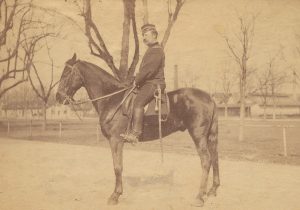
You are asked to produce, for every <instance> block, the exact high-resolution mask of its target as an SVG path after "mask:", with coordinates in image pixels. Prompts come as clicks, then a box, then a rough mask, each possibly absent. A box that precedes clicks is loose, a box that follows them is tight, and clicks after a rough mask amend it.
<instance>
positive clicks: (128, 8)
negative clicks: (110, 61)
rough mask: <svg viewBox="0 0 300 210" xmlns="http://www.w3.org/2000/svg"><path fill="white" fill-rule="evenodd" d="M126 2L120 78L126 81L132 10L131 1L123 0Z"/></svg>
mask: <svg viewBox="0 0 300 210" xmlns="http://www.w3.org/2000/svg"><path fill="white" fill-rule="evenodd" d="M123 4H124V21H123V36H122V51H121V60H120V68H119V70H120V74H119V75H120V79H121V81H124V80H125V79H126V76H127V70H128V54H129V35H130V12H131V4H132V3H131V1H128V0H123Z"/></svg>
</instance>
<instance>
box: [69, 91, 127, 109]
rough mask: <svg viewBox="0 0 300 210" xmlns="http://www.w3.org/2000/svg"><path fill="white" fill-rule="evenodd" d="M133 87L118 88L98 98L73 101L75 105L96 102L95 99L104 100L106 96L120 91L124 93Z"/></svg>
mask: <svg viewBox="0 0 300 210" xmlns="http://www.w3.org/2000/svg"><path fill="white" fill-rule="evenodd" d="M130 88H131V87H127V88H123V89H121V90H118V91H115V92H113V93H110V94H107V95H105V96H101V97H98V98H93V99H85V100H83V101H82V100H79V101H74V100H72V103H73V104H75V105H79V104H84V103H87V102H94V101H99V100H102V99H106V98H109V97H111V96H114V95H116V94H118V93H122V92H124V91H126V90H128V89H130Z"/></svg>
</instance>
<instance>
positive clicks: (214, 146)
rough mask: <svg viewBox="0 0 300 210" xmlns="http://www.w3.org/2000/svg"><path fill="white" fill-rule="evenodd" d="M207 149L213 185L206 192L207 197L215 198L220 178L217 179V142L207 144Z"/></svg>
mask: <svg viewBox="0 0 300 210" xmlns="http://www.w3.org/2000/svg"><path fill="white" fill-rule="evenodd" d="M208 148H209V151H210V154H211V160H212V168H213V185H212V187H211V188H210V190H209V191H208V196H212V195H213V196H216V195H217V188H218V187H219V186H220V177H219V157H218V150H217V142H214V141H210V139H209V142H208Z"/></svg>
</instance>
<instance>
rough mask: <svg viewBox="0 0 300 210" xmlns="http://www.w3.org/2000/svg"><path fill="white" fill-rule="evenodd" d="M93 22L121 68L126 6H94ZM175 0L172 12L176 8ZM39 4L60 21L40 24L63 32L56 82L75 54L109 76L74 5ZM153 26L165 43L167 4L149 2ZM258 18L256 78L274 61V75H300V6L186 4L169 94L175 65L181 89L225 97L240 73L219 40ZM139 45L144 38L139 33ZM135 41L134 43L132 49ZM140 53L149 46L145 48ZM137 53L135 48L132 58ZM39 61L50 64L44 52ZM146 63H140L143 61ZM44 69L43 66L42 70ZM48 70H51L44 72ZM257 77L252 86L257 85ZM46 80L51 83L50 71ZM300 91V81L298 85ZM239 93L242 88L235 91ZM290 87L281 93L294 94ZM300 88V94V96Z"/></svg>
mask: <svg viewBox="0 0 300 210" xmlns="http://www.w3.org/2000/svg"><path fill="white" fill-rule="evenodd" d="M92 2H93V4H92V9H93V18H94V21H95V22H96V24H97V26H98V27H99V29H100V31H101V33H102V35H103V38H104V40H105V42H106V44H107V47H108V49H109V51H110V53H111V54H112V55H113V56H114V59H115V63H116V65H117V66H118V65H119V64H118V63H119V52H120V44H121V30H122V20H123V4H122V1H121V0H101V1H99V0H97V1H96V0H95V1H92ZM141 2H142V1H141V0H137V5H136V17H137V26H138V29H140V27H141V25H142V16H143V12H142V4H141ZM175 2H176V1H175V0H173V5H172V6H173V7H174V6H175ZM34 4H35V5H36V6H38V7H41V8H45V9H47V10H51V11H56V13H55V16H50V15H49V14H48V13H45V12H42V13H38V14H39V16H40V17H41V18H43V19H44V20H47V21H49V22H51V23H52V24H53V25H55V26H57V27H58V28H60V29H61V31H60V35H59V37H57V38H55V39H50V40H49V41H48V42H49V45H50V46H51V56H52V57H53V60H54V62H55V66H56V69H55V78H56V79H59V77H60V75H61V72H62V70H63V66H64V63H65V61H66V60H68V59H69V58H71V57H72V55H73V53H74V52H76V53H77V55H78V58H79V59H81V60H87V61H90V62H93V63H95V64H97V65H99V66H101V67H102V68H104V69H106V70H108V71H109V68H108V67H107V66H106V65H105V63H103V62H102V61H101V60H99V59H98V58H95V57H93V56H92V55H91V54H90V52H89V48H88V45H87V39H86V37H85V35H84V30H83V29H84V25H83V19H82V17H81V16H80V15H79V14H80V11H79V7H78V6H77V5H76V4H74V3H73V1H72V0H69V1H67V2H65V1H64V0H52V1H44V0H35V1H34ZM148 4H149V21H150V22H151V23H153V24H155V25H156V26H157V29H158V31H159V39H160V40H161V39H162V36H163V33H164V30H165V29H166V26H167V3H166V0H148ZM253 14H255V15H257V19H256V22H255V31H254V34H255V35H254V39H253V47H252V49H251V52H250V59H249V67H250V68H253V69H256V71H257V75H259V74H260V72H262V71H264V70H265V69H266V66H267V63H268V62H269V61H270V59H271V58H272V57H274V56H275V55H276V54H278V51H279V49H281V51H282V53H281V55H280V56H278V58H277V61H276V62H275V63H276V67H275V70H276V71H278V72H286V74H287V75H291V73H292V70H295V71H296V72H297V73H298V74H299V75H300V54H299V53H297V50H296V47H297V46H300V39H297V38H296V34H300V1H299V0H252V1H245V0H226V1H224V0H210V1H204V0H186V3H185V4H184V6H183V7H182V9H181V11H180V14H179V16H178V19H177V21H176V23H175V25H174V27H173V29H172V32H171V36H170V39H169V41H168V43H167V46H166V48H165V54H166V68H165V72H166V81H167V87H168V88H167V89H170V90H171V89H172V88H173V78H174V65H175V64H176V65H178V69H179V82H180V86H184V85H185V84H189V85H190V84H191V83H194V85H195V86H196V87H198V88H201V89H203V90H206V91H208V92H214V91H220V90H221V83H222V79H221V78H222V76H221V75H222V72H223V71H224V70H225V69H226V68H227V69H230V71H231V72H232V74H233V75H237V73H238V67H237V65H236V63H235V62H234V60H233V59H232V57H231V56H230V54H229V51H228V48H227V47H226V43H225V41H224V39H223V38H222V36H221V35H220V34H225V35H227V36H228V37H229V38H230V39H232V40H234V39H235V33H237V32H238V30H239V27H238V18H237V17H238V16H248V17H250V16H251V15H253ZM139 36H140V40H141V33H140V32H139ZM132 43H133V39H131V44H132ZM140 47H141V53H140V55H141V56H142V55H143V53H144V52H145V50H146V46H144V45H143V44H142V43H140ZM133 50H134V48H131V55H132V53H133ZM38 59H39V60H47V56H46V53H45V52H44V53H43V52H42V53H41V54H40V55H39V57H38ZM140 60H141V57H140ZM40 65H42V64H40ZM45 68H46V67H45ZM257 75H256V74H255V75H252V78H251V79H250V80H249V82H253V81H255V79H256V77H257ZM43 76H44V79H47V78H48V77H49V71H48V72H47V71H46V70H45V73H44V74H43ZM233 80H235V82H236V81H237V79H236V78H234V77H233ZM298 83H299V85H300V81H298ZM236 87H237V86H236ZM291 88H292V85H291V83H287V84H286V85H284V87H283V88H282V90H281V91H284V92H290V91H291ZM299 90H300V87H298V89H297V91H298V92H299Z"/></svg>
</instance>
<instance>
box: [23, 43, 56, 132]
mask: <svg viewBox="0 0 300 210" xmlns="http://www.w3.org/2000/svg"><path fill="white" fill-rule="evenodd" d="M45 46H46V47H47V52H48V57H49V61H50V72H51V76H50V82H49V84H48V85H47V84H46V80H45V79H42V78H41V74H42V73H44V72H45V69H42V68H38V67H37V65H36V64H35V62H34V60H33V62H32V65H31V67H32V70H30V69H29V70H28V71H27V73H28V78H29V82H30V84H31V87H32V89H33V91H34V92H35V94H36V96H37V97H38V98H40V99H41V101H42V102H43V106H42V107H43V108H42V110H43V130H46V126H47V105H48V102H49V98H50V96H51V93H52V91H53V89H54V87H55V86H56V85H57V84H58V82H59V81H56V82H54V78H53V74H54V63H53V59H52V57H51V55H50V48H49V46H48V44H47V42H46V45H45ZM47 70H48V71H49V69H47ZM34 81H35V82H34Z"/></svg>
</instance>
